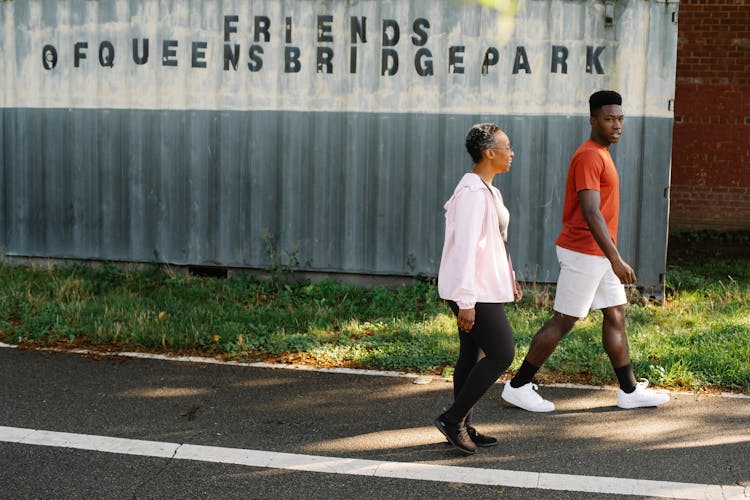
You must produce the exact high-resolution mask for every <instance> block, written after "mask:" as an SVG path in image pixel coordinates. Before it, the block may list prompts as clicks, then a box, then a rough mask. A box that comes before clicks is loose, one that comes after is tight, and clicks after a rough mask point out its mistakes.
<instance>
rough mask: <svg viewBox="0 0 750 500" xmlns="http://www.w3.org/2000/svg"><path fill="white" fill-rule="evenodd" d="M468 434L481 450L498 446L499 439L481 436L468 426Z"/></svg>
mask: <svg viewBox="0 0 750 500" xmlns="http://www.w3.org/2000/svg"><path fill="white" fill-rule="evenodd" d="M466 433H467V434H468V435H469V437H470V438H471V440H472V441H474V444H475V445H477V446H479V447H481V448H489V447H491V446H496V445H497V439H495V438H493V437H492V436H485V435H484V434H480V433H479V432H478V431H477V430H476V429H475V428H474V427H472V426H470V425H467V426H466Z"/></svg>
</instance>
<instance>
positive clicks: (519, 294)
mask: <svg viewBox="0 0 750 500" xmlns="http://www.w3.org/2000/svg"><path fill="white" fill-rule="evenodd" d="M522 298H523V288H521V284H520V283H519V282H518V281H516V283H515V286H514V290H513V299H514V300H515V301H516V302H518V301H519V300H521V299H522Z"/></svg>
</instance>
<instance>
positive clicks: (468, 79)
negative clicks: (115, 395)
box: [0, 0, 676, 294]
mask: <svg viewBox="0 0 750 500" xmlns="http://www.w3.org/2000/svg"><path fill="white" fill-rule="evenodd" d="M461 5H464V4H461ZM461 5H459V4H457V3H454V2H451V1H450V0H445V1H442V2H441V1H434V2H428V1H412V2H375V1H374V0H372V1H366V0H363V1H361V2H353V3H352V2H323V1H291V0H290V1H288V2H272V1H266V2H264V1H259V2H254V3H253V4H252V5H250V6H249V5H248V4H246V3H244V2H239V1H237V2H232V1H226V2H198V3H196V2H183V1H181V0H169V1H166V0H165V1H161V2H147V1H136V0H130V1H128V0H110V1H102V2H95V3H91V2H83V1H61V2H35V1H16V2H3V3H2V4H0V25H2V31H0V36H2V47H3V50H2V51H0V67H2V68H3V72H2V74H1V75H0V78H1V79H0V89H2V98H3V101H2V104H3V107H2V108H1V109H0V112H1V113H2V120H0V136H1V137H2V139H1V140H0V157H2V159H3V162H2V186H0V243H2V246H3V248H4V249H5V254H6V255H9V256H34V257H55V258H72V259H101V260H122V261H139V262H165V263H172V264H185V265H218V266H231V267H249V268H263V267H267V266H268V265H269V264H270V262H269V260H268V255H267V252H266V242H265V241H264V239H265V238H266V237H268V238H270V241H271V242H272V243H273V245H274V246H275V247H276V248H277V249H280V250H282V251H286V252H288V253H294V254H295V255H296V257H297V258H298V260H299V263H300V264H299V266H300V268H301V269H305V270H311V271H324V272H347V273H361V274H393V275H404V276H417V275H424V276H435V275H436V273H437V268H438V263H439V259H440V252H441V247H442V240H443V212H442V205H443V203H444V202H445V200H446V199H447V198H448V197H449V196H450V193H451V192H452V190H453V187H454V185H455V183H456V182H457V181H458V179H459V178H460V176H461V175H462V173H463V172H465V171H466V170H468V169H469V168H470V166H471V165H470V159H469V157H468V155H467V154H466V153H465V151H464V149H463V139H464V136H465V133H466V131H467V130H468V128H469V127H470V126H471V125H472V124H473V123H476V122H480V121H494V122H496V123H498V124H499V125H500V126H501V127H502V128H503V129H505V130H506V131H507V133H508V135H509V136H510V138H511V142H512V145H513V147H514V149H515V151H516V157H515V159H514V162H513V169H512V171H511V172H510V173H509V174H505V175H503V176H499V177H498V178H496V185H498V187H500V188H501V190H502V191H503V194H504V197H505V200H506V204H507V205H508V206H509V208H510V210H511V214H512V220H511V230H510V238H511V249H512V252H513V259H514V264H515V266H516V268H517V272H518V274H519V277H520V278H521V279H524V280H536V281H542V282H551V281H554V280H555V279H556V277H557V272H558V268H557V263H556V261H555V256H554V246H553V241H554V238H555V237H556V235H557V232H558V231H559V228H560V213H561V208H562V193H563V190H564V183H565V174H566V171H567V165H568V160H569V157H570V155H571V154H572V152H573V151H574V150H575V148H576V147H577V146H578V145H579V144H580V143H581V142H582V141H583V140H584V139H585V138H586V136H587V135H588V129H589V127H588V120H587V106H586V99H587V97H588V95H589V94H590V92H592V91H593V90H597V89H599V88H615V89H617V90H620V91H621V93H623V95H624V97H625V103H624V109H625V112H626V115H627V118H626V129H625V133H624V136H623V139H622V141H621V142H620V143H619V144H617V145H615V146H613V148H612V152H613V156H614V158H615V162H616V163H617V165H618V169H619V170H620V175H621V183H622V185H621V193H622V203H621V207H622V212H621V227H620V234H619V240H620V245H619V246H620V249H621V252H622V253H623V255H624V256H625V258H626V259H627V260H628V261H629V262H631V264H633V265H634V266H635V268H636V271H637V273H638V275H639V285H641V286H644V287H646V288H647V289H653V290H654V291H655V292H656V293H657V294H658V293H659V291H660V290H661V289H662V285H661V282H662V274H663V272H664V269H665V260H666V235H667V220H668V186H669V162H670V156H671V130H672V112H671V110H670V109H669V102H670V99H671V97H672V95H673V92H674V61H675V52H676V25H674V23H673V22H672V13H673V12H674V11H675V9H676V5H673V4H666V3H658V2H648V1H647V2H643V1H642V0H630V1H621V2H616V4H615V7H614V10H613V11H612V12H610V14H612V15H613V16H614V21H613V25H612V26H606V25H605V23H604V15H605V11H604V4H602V3H600V2H598V1H594V0H591V1H577V0H576V1H573V0H550V1H538V0H527V1H526V2H520V3H518V4H512V3H511V4H509V5H515V10H513V11H512V12H499V11H495V10H492V9H487V8H481V7H479V6H468V7H462V6H461ZM259 13H262V14H264V15H266V16H267V17H268V18H269V19H270V20H271V25H272V27H275V28H276V29H275V30H271V35H272V37H271V39H270V40H269V41H268V42H267V43H266V42H263V41H262V40H261V41H260V42H259V44H260V45H261V46H262V47H263V50H264V52H263V54H264V58H265V59H264V61H265V67H264V69H263V70H262V71H258V72H250V71H248V69H247V67H246V65H247V64H248V62H249V61H248V58H247V53H246V51H247V50H248V47H249V46H250V44H252V43H253V22H254V19H255V17H254V16H255V15H258V14H259ZM154 14H159V15H158V16H156V17H153V16H154ZM228 14H231V15H236V16H237V21H236V22H234V21H233V22H234V24H236V27H237V32H227V30H226V24H225V21H226V19H227V17H226V16H227V15H228ZM316 14H317V15H320V14H326V15H328V14H330V15H331V18H332V21H331V22H330V24H327V26H328V25H329V26H330V27H331V36H332V37H333V40H334V41H333V42H331V43H327V42H321V41H320V40H319V39H317V38H316V36H318V35H319V31H320V30H317V31H316V25H315V19H316ZM352 16H355V17H356V16H359V19H362V18H365V17H367V19H368V21H367V22H368V26H369V28H368V31H367V41H366V42H359V41H356V40H355V39H353V38H351V37H350V33H349V27H350V26H349V19H350V18H351V17H352ZM286 17H292V18H293V19H294V26H295V31H294V33H295V35H294V37H293V42H292V43H293V44H294V46H296V47H298V48H300V49H301V51H302V52H301V53H302V55H301V62H302V70H301V71H299V72H297V73H287V72H285V70H284V68H283V64H282V62H283V57H282V56H280V55H282V54H283V53H284V52H283V50H284V48H285V47H289V46H290V43H287V42H286V41H285V38H284V32H283V29H282V28H281V26H283V25H284V19H285V18H286ZM309 19H312V21H308V20H309ZM386 19H393V20H396V21H397V22H398V23H399V25H400V27H401V30H402V33H401V40H400V42H399V44H397V45H396V46H395V47H394V49H393V50H396V51H397V52H398V54H399V59H400V62H401V65H400V69H399V73H397V74H396V75H393V76H387V75H383V74H382V73H381V72H380V70H381V66H380V65H381V62H382V60H381V57H382V54H384V51H385V49H386V48H385V47H384V44H383V41H382V32H381V27H382V26H383V24H382V23H384V22H385V20H386ZM415 19H428V20H429V21H430V23H431V26H430V28H429V30H428V32H429V39H428V40H427V42H426V44H425V45H423V46H418V45H416V44H415V43H413V42H411V41H410V40H412V36H413V35H414V29H413V26H412V22H413V21H414V20H415ZM509 21H510V25H509V24H508V22H509ZM310 23H312V24H310ZM509 26H510V27H509ZM504 30H507V33H506V34H507V35H508V36H504V37H501V36H499V35H498V33H501V32H502V33H505V31H504ZM316 33H318V35H316ZM226 37H229V39H230V40H229V43H230V44H234V43H235V42H236V43H237V44H239V45H240V46H241V52H240V54H241V58H240V65H239V69H238V70H232V69H230V70H226V69H225V68H224V67H223V64H224V58H223V57H222V49H223V48H224V46H225V43H226ZM133 38H136V39H138V40H141V41H142V40H143V39H144V38H149V40H150V42H151V60H150V62H149V63H147V64H144V65H137V64H135V63H134V62H133V60H132V58H131V53H130V51H131V47H132V39H133ZM164 39H175V40H177V41H178V44H179V47H177V48H176V51H177V52H176V55H175V56H174V59H175V60H176V61H177V62H176V64H177V65H176V66H173V67H167V66H164V65H163V62H164V60H165V58H163V57H161V56H163V54H162V52H161V51H162V45H161V43H162V41H163V40H164ZM103 40H106V41H110V42H111V43H112V47H114V49H115V50H116V57H115V59H114V62H113V64H112V66H111V67H108V66H106V65H102V64H101V63H100V62H99V47H100V46H101V45H100V44H101V42H102V41H103ZM195 40H203V41H205V43H206V51H205V55H204V56H202V59H201V57H199V58H198V59H199V60H205V62H206V66H207V67H206V68H196V67H192V66H191V49H190V47H191V42H193V41H195ZM81 41H85V42H86V43H87V44H88V45H87V48H86V49H85V50H83V52H85V54H86V58H85V59H80V60H79V66H77V67H76V66H75V63H74V54H75V49H74V47H75V44H76V43H79V42H81ZM355 42H356V43H355ZM264 43H265V45H264ZM47 45H52V46H54V47H55V50H56V54H57V57H58V59H57V61H56V63H55V64H54V65H53V67H51V68H49V67H45V66H44V63H43V60H42V59H43V55H44V54H45V49H44V47H45V46H47ZM458 45H460V46H464V47H465V50H464V52H463V54H464V59H463V63H461V64H463V66H464V73H463V74H461V73H456V72H454V71H455V69H454V66H455V64H454V66H450V65H449V62H450V61H449V56H448V54H449V53H450V50H451V49H450V47H455V46H458ZM519 46H523V47H525V49H526V50H527V52H528V64H529V66H530V68H532V71H530V72H525V71H520V72H518V73H513V72H512V68H513V65H514V55H516V54H517V53H518V52H517V48H518V47H519ZM558 46H563V47H566V50H569V52H570V57H569V59H568V60H567V61H566V62H567V64H568V67H567V69H566V70H565V71H563V67H562V66H561V65H558V66H557V67H555V64H554V51H555V50H557V49H555V48H554V47H558ZM316 47H324V48H325V47H328V48H331V49H332V50H333V51H335V54H336V56H335V57H336V58H335V59H334V61H336V63H337V64H338V65H337V66H334V71H333V74H330V75H327V74H325V73H319V72H317V71H316V69H315V68H316V61H315V57H316V51H315V50H314V49H315V48H316ZM353 47H356V48H357V49H358V57H359V59H358V63H357V68H358V69H357V71H355V72H352V71H351V68H350V67H346V65H347V64H351V61H350V60H349V55H350V49H351V48H353ZM420 47H427V48H429V50H430V51H431V54H432V57H433V62H434V68H435V69H434V74H433V75H431V76H428V77H424V76H420V75H418V74H417V73H416V71H415V68H414V58H415V57H416V54H417V51H418V50H419V48H420ZM488 47H496V48H497V49H498V54H499V56H500V60H499V61H498V63H497V64H496V65H493V66H490V67H489V68H488V71H487V72H486V74H484V73H483V72H482V69H481V64H482V60H483V55H484V54H485V50H486V49H487V48H488ZM587 47H594V48H596V47H602V51H601V55H600V59H599V62H600V63H601V66H602V71H601V72H599V71H597V69H596V68H595V67H594V68H588V70H587V68H585V67H584V66H585V63H586V50H587ZM105 55H106V54H105ZM243 57H244V59H243ZM105 59H106V57H105ZM167 59H168V58H167ZM551 59H552V60H553V62H552V66H550V64H551V62H550V61H551ZM453 62H454V63H455V62H456V61H453ZM461 64H458V65H459V66H460V65H461ZM342 66H343V67H342Z"/></svg>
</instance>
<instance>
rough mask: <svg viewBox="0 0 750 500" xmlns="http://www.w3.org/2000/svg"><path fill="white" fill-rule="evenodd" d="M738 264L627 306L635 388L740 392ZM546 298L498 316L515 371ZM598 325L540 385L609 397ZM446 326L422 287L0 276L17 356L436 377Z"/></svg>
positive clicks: (743, 344) (702, 262)
mask: <svg viewBox="0 0 750 500" xmlns="http://www.w3.org/2000/svg"><path fill="white" fill-rule="evenodd" d="M749 283H750V261H748V260H742V259H737V260H729V259H720V258H718V259H717V258H703V259H693V260H691V261H689V262H679V261H678V262H677V263H675V264H670V266H669V268H668V274H667V287H668V300H667V302H666V305H659V304H652V303H646V302H644V301H642V300H638V301H636V303H633V304H631V305H630V306H629V308H628V320H627V321H628V323H627V329H628V332H629V338H630V349H631V356H632V359H633V364H634V369H635V372H636V376H639V377H648V378H649V379H650V380H651V382H652V384H655V385H661V386H666V387H675V388H690V389H724V390H726V389H729V390H732V391H735V392H744V393H748V391H749V390H750V363H748V361H747V360H748V359H750V341H749V339H750V336H749V335H748V334H749V333H750V310H749V308H748V304H750V285H749ZM549 307H550V296H549V290H547V289H545V288H543V287H530V288H529V289H528V290H527V292H526V296H525V297H524V300H523V301H522V302H521V303H519V304H517V305H512V306H509V307H508V316H509V318H510V321H511V324H512V325H513V327H514V329H515V332H516V344H517V353H516V359H515V361H514V363H513V365H512V366H511V371H513V370H515V369H517V368H518V366H520V363H521V361H522V359H523V356H524V355H525V353H526V351H527V349H528V345H529V342H530V340H531V338H532V336H533V335H534V333H536V331H537V329H538V328H539V327H540V326H541V325H542V324H543V323H544V321H546V319H547V318H548V317H549ZM600 322H601V315H600V314H599V313H593V314H591V315H589V317H588V318H586V319H585V320H582V321H579V323H578V324H577V326H576V328H575V330H574V331H573V332H571V334H569V335H568V337H567V338H566V339H564V341H563V342H562V343H561V344H560V346H559V347H558V349H557V350H556V351H555V353H554V354H553V356H552V357H551V358H550V359H549V361H548V362H547V363H546V364H545V367H544V368H543V369H542V370H541V372H540V374H539V377H540V379H541V380H542V381H545V382H550V381H553V380H554V381H577V382H585V383H593V384H612V383H614V382H615V377H614V373H613V372H612V368H611V366H610V365H609V362H608V359H607V357H606V355H605V354H604V352H603V350H602V348H601V339H600V335H601V333H600ZM454 325H455V322H454V319H453V316H452V315H451V313H450V311H449V310H448V308H447V307H446V306H445V305H444V303H443V302H442V301H441V300H440V298H439V297H438V295H437V290H436V287H435V286H434V284H432V283H429V282H420V283H418V284H416V285H414V286H409V287H403V288H399V289H396V290H389V289H386V288H382V287H381V288H374V289H369V290H368V289H364V288H360V287H356V286H352V285H345V284H341V283H339V282H336V281H333V280H325V281H322V282H317V283H311V282H299V283H287V284H285V283H284V281H283V280H281V279H279V276H276V277H275V279H273V280H271V281H260V280H258V279H256V278H254V277H252V276H250V275H243V276H238V277H231V278H224V279H222V278H210V277H198V276H191V275H185V274H175V273H170V272H168V271H165V270H163V269H159V268H153V269H147V270H135V271H132V270H131V271H120V270H118V269H117V268H115V267H114V266H112V265H105V266H102V267H99V268H91V267H83V266H72V267H60V268H49V269H41V268H32V267H23V266H9V265H0V339H2V340H3V341H5V342H8V343H14V344H21V345H24V346H57V347H63V348H65V347H82V346H83V347H90V348H97V349H100V348H101V349H118V350H119V349H122V350H125V349H126V350H142V351H156V352H168V353H191V354H200V355H204V356H217V357H222V358H226V359H237V360H249V361H257V360H273V361H287V362H301V363H309V364H316V365H320V366H347V367H362V368H371V369H387V370H404V371H412V372H420V373H433V374H444V375H449V374H450V373H451V370H452V368H451V367H452V364H453V363H454V362H455V359H456V357H457V355H458V342H457V338H456V335H455V332H454Z"/></svg>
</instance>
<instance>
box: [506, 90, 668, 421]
mask: <svg viewBox="0 0 750 500" xmlns="http://www.w3.org/2000/svg"><path fill="white" fill-rule="evenodd" d="M589 110H590V118H589V123H590V125H591V137H590V139H588V140H587V141H586V142H584V143H583V144H582V145H581V146H580V147H579V148H578V150H576V152H575V153H574V154H573V158H572V159H571V160H570V166H569V167H568V179H567V182H566V186H565V201H564V203H563V217H562V218H563V228H562V230H561V231H560V234H559V235H558V237H557V240H556V242H555V243H556V245H557V248H556V250H557V258H558V260H559V262H560V276H559V278H558V280H557V290H556V292H555V304H554V306H553V309H554V315H553V316H552V319H550V320H549V321H547V323H545V324H544V326H543V327H542V328H541V330H539V331H538V332H537V334H536V335H535V336H534V338H533V339H532V341H531V346H530V347H529V352H528V353H527V354H526V358H525V359H524V361H523V364H522V365H521V368H520V369H519V370H518V373H516V375H515V376H514V377H513V379H512V380H511V381H510V382H508V383H506V384H505V388H504V389H503V393H502V398H503V399H504V400H505V401H507V402H509V403H511V404H513V405H515V406H518V407H519V408H523V409H525V410H528V411H535V412H546V411H552V410H554V409H555V405H554V404H553V403H552V402H550V401H547V400H545V399H542V397H541V396H539V394H537V392H536V390H537V386H536V385H535V384H534V383H533V382H532V379H533V377H534V375H535V374H536V372H537V371H538V370H539V368H540V367H541V366H542V364H543V363H544V362H545V361H546V360H547V359H548V358H549V357H550V356H551V355H552V353H553V352H554V350H555V348H556V347H557V344H558V343H559V342H560V340H562V338H563V337H564V336H565V335H566V334H567V333H568V332H570V330H572V329H573V326H574V325H575V323H576V321H577V320H578V318H584V317H586V316H587V315H588V313H589V311H590V310H592V309H601V311H602V317H603V320H602V344H603V346H604V350H605V351H606V353H607V355H608V356H609V360H610V362H611V363H612V367H613V368H614V371H615V375H617V380H618V382H619V384H620V390H619V391H618V392H617V406H619V407H621V408H640V407H644V406H658V405H661V404H664V403H666V402H667V401H669V395H667V394H663V393H658V392H655V391H653V390H651V389H648V388H647V387H648V381H647V380H643V381H641V382H636V380H635V376H634V375H633V369H632V366H631V362H630V353H629V349H628V337H627V335H626V334H625V305H626V304H627V298H626V296H625V287H624V285H632V284H634V283H635V281H636V277H635V272H633V269H632V268H631V267H630V265H628V263H627V262H625V261H624V260H623V259H622V257H621V256H620V253H619V252H618V251H617V224H618V218H619V212H620V187H619V186H620V179H619V176H618V175H617V169H616V168H615V163H614V161H613V160H612V156H610V154H609V147H610V145H612V144H614V143H616V142H618V141H619V140H620V136H621V135H622V126H623V113H622V97H621V96H620V94H618V93H617V92H614V91H611V90H602V91H599V92H595V93H594V94H592V95H591V97H590V98H589Z"/></svg>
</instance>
